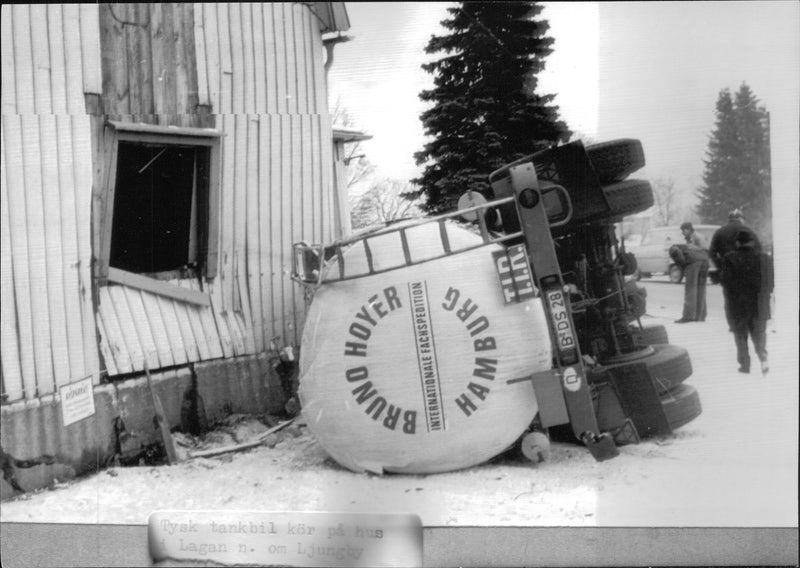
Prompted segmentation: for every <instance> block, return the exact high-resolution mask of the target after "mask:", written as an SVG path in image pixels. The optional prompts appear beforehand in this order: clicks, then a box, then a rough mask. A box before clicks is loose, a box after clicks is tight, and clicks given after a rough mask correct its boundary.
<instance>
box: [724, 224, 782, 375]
mask: <svg viewBox="0 0 800 568" xmlns="http://www.w3.org/2000/svg"><path fill="white" fill-rule="evenodd" d="M735 246H736V250H734V251H733V252H729V253H728V254H726V255H725V257H724V258H723V259H722V274H721V275H720V277H721V279H722V283H723V286H725V287H726V288H727V290H728V294H727V299H728V304H729V309H728V310H727V313H726V316H727V317H728V325H730V328H731V331H732V332H733V338H734V340H735V341H736V358H737V360H738V362H739V372H740V373H749V372H750V352H749V349H748V345H747V338H748V336H749V337H750V338H752V340H753V346H754V347H755V351H756V355H757V356H758V358H759V360H760V361H761V372H762V373H763V374H767V372H769V364H768V363H767V332H766V329H767V320H768V319H769V318H770V310H769V304H770V295H771V294H772V290H773V289H774V287H775V282H774V273H773V266H772V258H771V257H770V256H768V255H766V254H764V253H763V252H760V251H759V250H758V249H757V248H756V241H755V240H754V238H753V235H752V231H740V232H739V233H738V234H737V236H736V241H735Z"/></svg>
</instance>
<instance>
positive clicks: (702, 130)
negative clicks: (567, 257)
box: [330, 0, 800, 257]
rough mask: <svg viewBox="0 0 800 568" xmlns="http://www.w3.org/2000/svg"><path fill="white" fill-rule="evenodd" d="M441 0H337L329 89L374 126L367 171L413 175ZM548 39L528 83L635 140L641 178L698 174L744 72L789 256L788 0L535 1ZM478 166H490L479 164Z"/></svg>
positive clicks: (599, 127) (585, 134)
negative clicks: (722, 100)
mask: <svg viewBox="0 0 800 568" xmlns="http://www.w3.org/2000/svg"><path fill="white" fill-rule="evenodd" d="M451 5H452V3H449V2H439V3H436V2H420V3H417V2H394V3H388V2H387V3H384V2H379V3H372V2H363V3H362V2H348V3H346V6H347V10H348V14H349V16H350V22H351V29H350V31H349V32H348V35H350V36H351V37H353V38H354V39H353V41H350V42H348V43H345V44H341V45H338V46H337V47H336V55H335V62H334V65H333V67H332V69H331V72H330V100H331V104H332V105H333V104H335V102H336V101H337V100H339V101H340V104H341V105H342V106H343V107H345V108H346V109H347V110H348V112H349V113H350V115H351V116H352V117H353V118H354V119H355V121H356V126H357V127H359V128H361V129H362V130H364V131H366V132H368V133H370V134H372V135H373V136H374V138H373V140H371V141H369V142H366V143H364V146H363V148H364V150H365V151H366V154H367V157H368V158H369V160H370V161H371V162H372V163H373V164H375V165H376V166H377V172H378V175H379V176H383V177H394V178H399V179H410V178H412V177H415V176H416V175H418V174H419V170H418V168H417V167H416V166H415V165H414V161H413V153H414V152H416V151H418V150H420V149H421V148H422V145H423V144H424V136H423V133H422V125H421V122H420V120H419V115H420V113H421V112H422V111H423V110H424V109H425V108H426V106H425V105H424V104H423V103H422V102H421V101H420V100H419V93H420V91H422V90H423V89H425V88H429V87H430V86H431V85H432V82H431V81H432V79H431V76H430V75H428V74H426V73H425V72H423V71H422V70H421V69H420V65H421V64H422V63H423V62H424V61H426V60H427V59H428V58H429V57H430V56H428V55H426V54H425V53H424V48H425V46H426V44H427V42H428V40H429V38H430V36H431V35H432V34H441V33H442V32H443V31H444V30H443V28H441V26H440V25H439V22H440V21H441V20H443V19H445V18H447V17H448V14H447V12H446V8H447V7H448V6H451ZM544 6H545V9H544V11H543V12H542V14H541V16H540V17H542V18H545V19H547V20H548V22H549V23H550V32H549V35H550V36H551V37H553V38H554V39H555V45H554V52H553V54H551V55H550V56H549V57H548V59H547V67H546V69H545V71H544V72H543V73H541V74H540V76H539V93H540V94H555V95H556V103H557V104H558V105H559V107H560V114H561V117H562V118H563V119H564V120H566V122H567V123H568V124H569V126H570V128H571V129H572V130H573V131H575V132H576V134H577V135H579V137H581V138H583V139H585V140H588V141H598V142H599V141H604V140H611V139H614V138H621V137H630V138H638V139H640V140H642V143H643V145H644V149H645V156H646V160H647V166H646V167H645V169H644V170H641V171H640V172H639V173H637V176H641V177H645V178H647V179H650V180H651V181H652V180H654V179H656V178H664V179H669V180H672V181H673V182H674V183H675V187H676V188H677V189H678V190H679V191H681V192H682V193H683V194H684V195H686V196H691V195H692V193H693V192H694V191H695V190H696V188H697V186H698V185H699V184H700V183H701V181H702V173H703V168H704V163H703V160H704V158H705V152H706V149H707V147H708V139H709V135H710V134H711V132H712V131H713V129H714V121H715V115H714V109H715V105H716V101H717V98H718V95H719V92H720V91H721V90H722V89H724V88H728V89H730V90H731V91H732V92H735V91H736V90H738V89H739V87H740V85H741V84H742V83H743V82H746V83H747V84H748V85H749V86H750V87H751V89H752V90H753V92H754V93H755V95H756V97H758V99H759V100H760V102H761V104H763V105H764V106H765V107H766V108H767V110H768V111H769V112H770V118H771V133H772V140H771V142H772V175H773V178H772V179H773V192H774V195H775V196H777V198H776V200H775V203H776V204H777V206H776V207H774V215H775V219H774V226H775V227H776V229H778V230H779V229H783V230H785V231H787V234H786V236H785V238H783V239H781V235H780V234H778V233H776V237H777V238H778V239H780V240H782V241H783V244H785V245H788V249H787V250H789V251H791V252H792V254H793V255H794V257H796V253H797V250H798V245H797V241H798V235H797V232H798V231H797V224H798V221H797V218H798V194H800V191H799V190H798V187H799V186H800V174H799V173H798V161H799V159H798V155H800V141H799V138H800V134H799V133H798V125H800V2H796V1H792V0H781V1H743V2H688V1H680V2H601V3H595V2H563V3H562V2H557V3H547V2H545V3H544ZM487 173H488V172H487Z"/></svg>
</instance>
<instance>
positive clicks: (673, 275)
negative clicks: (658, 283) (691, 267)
mask: <svg viewBox="0 0 800 568" xmlns="http://www.w3.org/2000/svg"><path fill="white" fill-rule="evenodd" d="M681 280H683V268H681V267H680V266H678V265H677V264H673V265H670V267H669V281H670V282H672V283H673V284H680V283H681Z"/></svg>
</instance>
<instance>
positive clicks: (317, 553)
mask: <svg viewBox="0 0 800 568" xmlns="http://www.w3.org/2000/svg"><path fill="white" fill-rule="evenodd" d="M148 541H149V545H150V556H152V558H153V560H154V561H155V562H160V561H163V560H166V559H172V560H203V561H213V562H218V563H220V564H230V565H245V564H247V565H280V566H302V567H305V566H309V567H311V566H353V567H358V566H375V567H382V566H412V567H413V566H422V523H421V521H420V519H419V517H418V516H416V515H411V514H352V513H329V512H265V511H156V512H154V513H152V514H151V515H150V517H149V519H148Z"/></svg>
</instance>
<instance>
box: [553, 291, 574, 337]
mask: <svg viewBox="0 0 800 568" xmlns="http://www.w3.org/2000/svg"><path fill="white" fill-rule="evenodd" d="M547 305H548V306H549V307H550V317H551V318H553V329H555V331H556V345H557V346H558V349H559V351H562V352H564V351H569V350H572V349H574V348H575V335H574V334H573V333H572V324H571V323H570V320H569V314H568V313H567V306H566V302H565V299H564V293H563V292H562V291H561V290H550V291H548V292H547Z"/></svg>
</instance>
